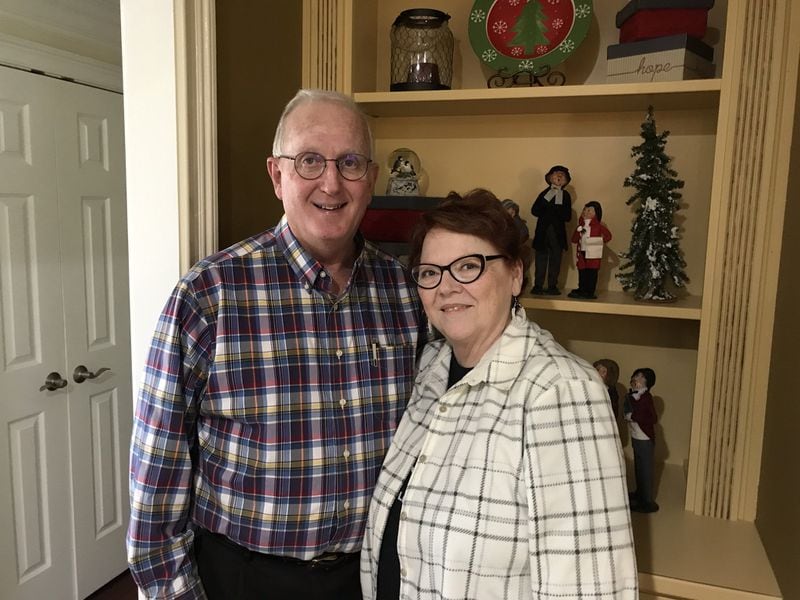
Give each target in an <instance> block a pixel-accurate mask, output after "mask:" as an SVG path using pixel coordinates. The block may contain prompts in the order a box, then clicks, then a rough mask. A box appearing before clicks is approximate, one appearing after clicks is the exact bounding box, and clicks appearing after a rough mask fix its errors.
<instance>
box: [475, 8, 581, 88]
mask: <svg viewBox="0 0 800 600" xmlns="http://www.w3.org/2000/svg"><path fill="white" fill-rule="evenodd" d="M591 18H592V2H591V0H476V1H475V3H474V4H473V5H472V10H471V11H470V15H469V41H470V44H471V45H472V49H473V50H474V52H475V54H477V56H478V58H480V59H481V61H483V62H484V63H485V64H486V65H488V66H489V67H491V68H492V69H494V70H495V71H500V70H501V69H505V70H507V71H508V72H510V73H515V72H518V71H538V70H540V69H541V68H542V67H553V66H555V65H558V64H560V63H562V62H564V60H566V58H567V57H568V56H569V55H570V54H572V53H573V52H574V51H575V49H576V48H577V47H578V46H579V45H580V43H581V42H582V41H583V40H584V38H585V37H586V33H587V32H588V31H589V24H590V23H591Z"/></svg>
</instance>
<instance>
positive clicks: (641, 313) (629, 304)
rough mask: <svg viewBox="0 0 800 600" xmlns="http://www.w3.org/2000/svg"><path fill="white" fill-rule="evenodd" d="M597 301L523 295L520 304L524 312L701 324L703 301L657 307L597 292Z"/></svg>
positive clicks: (690, 299)
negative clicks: (572, 313)
mask: <svg viewBox="0 0 800 600" xmlns="http://www.w3.org/2000/svg"><path fill="white" fill-rule="evenodd" d="M597 296H598V298H597V300H574V299H572V298H567V296H566V292H564V293H563V294H562V295H561V296H531V295H528V294H525V295H522V296H520V298H519V301H520V304H522V306H523V307H525V308H533V309H538V310H558V311H565V312H583V313H593V314H605V315H627V316H631V317H657V318H661V319H687V320H691V321H699V320H700V312H701V305H702V297H700V296H687V297H686V298H681V299H680V300H678V301H676V302H673V303H671V304H656V303H650V302H640V301H638V300H634V298H633V296H632V295H630V294H628V293H626V292H612V291H599V292H598V293H597Z"/></svg>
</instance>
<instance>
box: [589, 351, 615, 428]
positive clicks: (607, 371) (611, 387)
mask: <svg viewBox="0 0 800 600" xmlns="http://www.w3.org/2000/svg"><path fill="white" fill-rule="evenodd" d="M592 366H593V367H594V368H595V369H597V372H598V373H599V374H600V378H601V379H602V380H603V383H605V384H606V388H607V389H608V397H609V399H610V400H611V410H612V411H613V412H614V420H615V421H616V420H617V419H618V418H619V392H617V381H618V380H619V365H618V364H617V363H616V361H613V360H611V359H610V358H601V359H600V360H596V361H594V362H593V363H592Z"/></svg>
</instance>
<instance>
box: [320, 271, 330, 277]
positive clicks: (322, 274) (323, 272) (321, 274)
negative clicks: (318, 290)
mask: <svg viewBox="0 0 800 600" xmlns="http://www.w3.org/2000/svg"><path fill="white" fill-rule="evenodd" d="M319 276H320V277H322V278H323V279H325V278H326V277H327V276H328V274H327V273H326V272H325V271H320V272H319Z"/></svg>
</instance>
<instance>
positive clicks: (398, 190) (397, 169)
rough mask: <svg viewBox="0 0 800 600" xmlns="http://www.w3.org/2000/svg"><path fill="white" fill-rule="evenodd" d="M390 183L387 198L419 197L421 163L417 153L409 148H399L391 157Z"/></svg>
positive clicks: (387, 187) (387, 185) (387, 186)
mask: <svg viewBox="0 0 800 600" xmlns="http://www.w3.org/2000/svg"><path fill="white" fill-rule="evenodd" d="M389 165H390V168H391V170H390V171H389V182H388V183H387V184H386V195H387V196H419V195H420V188H419V171H420V162H419V157H418V156H417V154H416V152H414V151H413V150H410V149H409V148H397V149H396V150H394V151H393V152H392V154H391V155H390V156H389Z"/></svg>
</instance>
